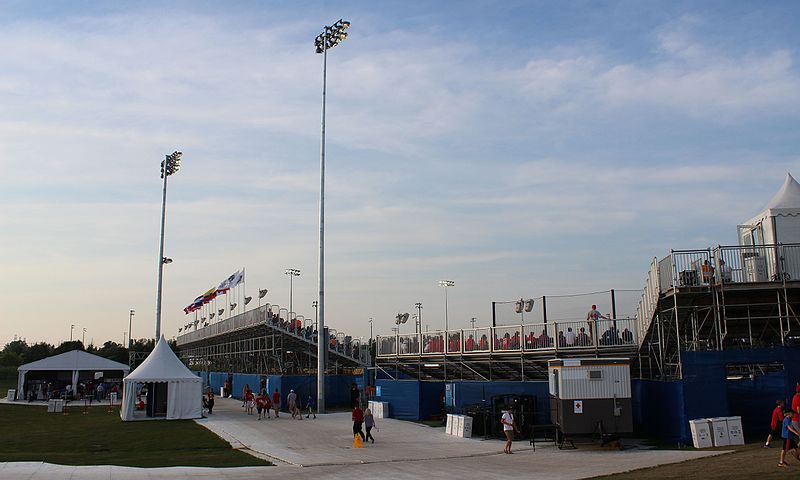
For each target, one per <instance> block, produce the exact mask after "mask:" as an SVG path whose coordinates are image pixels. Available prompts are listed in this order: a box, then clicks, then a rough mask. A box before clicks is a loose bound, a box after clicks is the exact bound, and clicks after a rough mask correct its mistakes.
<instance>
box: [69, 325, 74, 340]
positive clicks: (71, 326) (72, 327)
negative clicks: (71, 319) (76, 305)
mask: <svg viewBox="0 0 800 480" xmlns="http://www.w3.org/2000/svg"><path fill="white" fill-rule="evenodd" d="M74 329H75V325H70V326H69V341H70V342H71V341H72V331H73V330H74Z"/></svg>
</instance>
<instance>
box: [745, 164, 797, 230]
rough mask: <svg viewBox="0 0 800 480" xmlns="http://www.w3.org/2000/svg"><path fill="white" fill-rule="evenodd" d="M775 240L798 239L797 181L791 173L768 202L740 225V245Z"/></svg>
mask: <svg viewBox="0 0 800 480" xmlns="http://www.w3.org/2000/svg"><path fill="white" fill-rule="evenodd" d="M776 243H800V184H798V183H797V180H795V179H794V177H792V175H791V174H790V173H787V174H786V180H785V181H784V182H783V186H782V187H781V188H780V190H778V193H776V194H775V196H774V197H772V200H770V202H769V203H768V204H767V206H766V207H765V208H764V209H763V210H762V211H761V212H760V213H759V214H758V215H756V216H755V217H753V218H751V219H750V220H749V221H747V222H745V224H744V225H739V244H740V245H742V246H748V245H771V244H776Z"/></svg>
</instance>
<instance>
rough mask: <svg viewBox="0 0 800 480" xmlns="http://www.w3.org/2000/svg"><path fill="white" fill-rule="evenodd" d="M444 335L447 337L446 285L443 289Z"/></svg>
mask: <svg viewBox="0 0 800 480" xmlns="http://www.w3.org/2000/svg"><path fill="white" fill-rule="evenodd" d="M444 333H445V337H446V336H447V285H445V287H444Z"/></svg>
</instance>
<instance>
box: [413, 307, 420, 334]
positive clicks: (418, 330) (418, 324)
mask: <svg viewBox="0 0 800 480" xmlns="http://www.w3.org/2000/svg"><path fill="white" fill-rule="evenodd" d="M414 306H415V307H416V308H417V312H418V313H417V322H416V323H417V325H416V332H415V333H422V302H417V303H415V304H414Z"/></svg>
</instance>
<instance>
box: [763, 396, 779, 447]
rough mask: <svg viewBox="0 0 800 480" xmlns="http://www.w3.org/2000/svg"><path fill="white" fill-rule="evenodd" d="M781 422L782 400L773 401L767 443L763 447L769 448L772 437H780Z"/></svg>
mask: <svg viewBox="0 0 800 480" xmlns="http://www.w3.org/2000/svg"><path fill="white" fill-rule="evenodd" d="M782 424H783V400H777V401H776V402H775V409H774V410H772V419H771V420H770V422H769V428H770V433H769V435H767V443H765V444H764V448H770V447H771V445H770V443H772V438H773V437H775V438H781V425H782Z"/></svg>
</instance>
